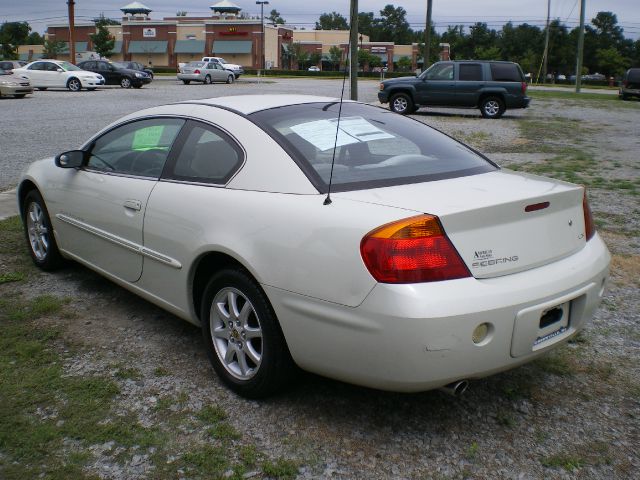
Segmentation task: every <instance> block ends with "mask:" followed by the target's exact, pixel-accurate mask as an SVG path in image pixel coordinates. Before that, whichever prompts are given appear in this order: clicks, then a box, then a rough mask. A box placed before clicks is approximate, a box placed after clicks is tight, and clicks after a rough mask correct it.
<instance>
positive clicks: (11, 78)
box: [0, 70, 29, 82]
mask: <svg viewBox="0 0 640 480" xmlns="http://www.w3.org/2000/svg"><path fill="white" fill-rule="evenodd" d="M13 72H14V73H11V74H9V75H0V82H28V81H29V79H28V78H27V77H25V76H24V75H20V72H17V73H16V71H15V70H14V71H13Z"/></svg>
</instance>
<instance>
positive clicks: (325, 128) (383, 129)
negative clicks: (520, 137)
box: [250, 102, 496, 192]
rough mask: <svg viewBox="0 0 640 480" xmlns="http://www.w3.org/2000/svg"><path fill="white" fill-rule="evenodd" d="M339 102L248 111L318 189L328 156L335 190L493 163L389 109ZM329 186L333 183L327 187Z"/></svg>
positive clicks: (477, 169) (484, 168) (446, 174)
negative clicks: (340, 110)
mask: <svg viewBox="0 0 640 480" xmlns="http://www.w3.org/2000/svg"><path fill="white" fill-rule="evenodd" d="M339 107H340V104H339V102H331V103H312V104H303V105H290V106H285V107H280V108H272V109H269V110H262V111H259V112H256V113H253V114H251V115H250V118H251V119H252V120H254V121H255V122H256V123H257V124H258V125H259V126H260V127H261V128H262V129H263V130H265V131H266V132H268V133H269V134H270V135H271V136H272V137H274V138H275V139H276V140H277V141H278V142H279V143H280V144H281V145H283V147H284V148H285V150H286V151H287V152H288V153H289V154H290V155H291V156H292V158H293V159H294V160H295V161H296V163H297V164H298V166H300V168H301V169H302V170H303V171H304V172H305V174H306V175H307V176H308V177H309V180H311V182H312V183H313V184H314V185H315V186H316V188H318V190H319V191H321V192H322V191H326V189H327V185H328V183H329V177H330V174H331V164H332V160H333V158H334V151H333V150H334V144H336V130H337V132H338V135H337V147H336V149H335V164H334V166H333V180H332V183H333V185H335V190H337V191H345V190H358V189H363V188H374V187H377V186H387V185H401V184H405V183H418V182H426V181H430V180H440V179H443V178H453V177H462V176H466V175H473V174H477V173H484V172H489V171H492V170H495V169H496V167H495V166H494V165H492V164H491V163H489V162H488V161H487V160H485V159H484V158H483V157H481V156H480V155H478V154H476V153H475V152H473V151H472V150H470V149H469V148H468V147H466V146H465V145H463V144H461V143H459V142H457V141H455V140H453V139H451V138H449V137H447V136H446V135H444V134H442V133H440V132H438V131H437V130H434V129H432V128H430V127H428V126H427V125H425V124H423V123H421V122H418V121H416V120H412V119H410V118H406V117H403V116H401V115H397V114H395V113H393V112H391V111H389V110H385V109H381V108H377V107H373V106H370V105H362V104H358V103H350V102H349V103H344V104H343V105H342V116H341V118H340V125H339V128H338V121H337V118H338V110H339ZM332 188H333V187H332Z"/></svg>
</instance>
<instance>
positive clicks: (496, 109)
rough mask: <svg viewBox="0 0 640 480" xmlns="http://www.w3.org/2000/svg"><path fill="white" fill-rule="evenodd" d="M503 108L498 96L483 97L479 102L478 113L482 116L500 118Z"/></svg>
mask: <svg viewBox="0 0 640 480" xmlns="http://www.w3.org/2000/svg"><path fill="white" fill-rule="evenodd" d="M505 110H506V108H505V106H504V102H503V101H502V99H501V98H500V97H485V98H483V99H482V101H481V102H480V113H481V114H482V116H483V117H484V118H500V117H501V116H502V114H503V113H504V111H505Z"/></svg>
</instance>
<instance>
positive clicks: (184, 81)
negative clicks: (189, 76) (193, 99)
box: [182, 80, 191, 85]
mask: <svg viewBox="0 0 640 480" xmlns="http://www.w3.org/2000/svg"><path fill="white" fill-rule="evenodd" d="M182 83H184V84H185V85H189V84H190V83H191V80H182Z"/></svg>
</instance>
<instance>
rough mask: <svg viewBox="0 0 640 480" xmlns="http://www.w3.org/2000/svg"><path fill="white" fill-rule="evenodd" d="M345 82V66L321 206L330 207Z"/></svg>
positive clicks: (345, 67)
mask: <svg viewBox="0 0 640 480" xmlns="http://www.w3.org/2000/svg"><path fill="white" fill-rule="evenodd" d="M352 24H353V22H352ZM350 28H353V26H350ZM349 40H351V35H349ZM349 48H351V44H349ZM350 61H353V59H351V60H350ZM346 81H347V66H346V65H345V66H344V75H343V76H342V92H341V93H340V107H339V108H338V122H337V125H336V138H335V140H334V142H333V156H332V157H331V173H330V174H329V188H327V198H325V199H324V203H323V205H331V185H332V184H333V166H334V165H335V163H336V149H337V148H338V133H339V132H340V117H341V116H342V100H343V98H344V84H345V83H346Z"/></svg>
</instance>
